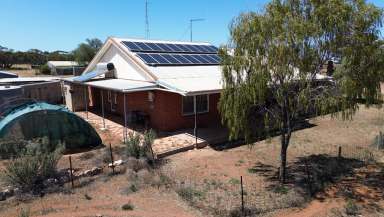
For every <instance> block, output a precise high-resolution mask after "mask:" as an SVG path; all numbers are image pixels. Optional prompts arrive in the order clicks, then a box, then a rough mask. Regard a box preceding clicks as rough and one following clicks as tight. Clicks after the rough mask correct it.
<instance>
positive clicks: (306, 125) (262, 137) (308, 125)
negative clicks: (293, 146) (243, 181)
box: [210, 120, 317, 151]
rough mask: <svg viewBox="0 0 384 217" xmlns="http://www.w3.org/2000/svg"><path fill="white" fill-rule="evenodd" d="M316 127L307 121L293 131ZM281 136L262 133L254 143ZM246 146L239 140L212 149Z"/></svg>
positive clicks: (221, 149)
mask: <svg viewBox="0 0 384 217" xmlns="http://www.w3.org/2000/svg"><path fill="white" fill-rule="evenodd" d="M315 126H317V125H315V124H312V123H309V122H308V121H307V120H305V121H303V122H301V123H300V124H298V126H297V127H295V128H294V130H293V131H299V130H303V129H308V128H312V127H315ZM279 135H280V132H279V131H273V132H269V134H267V133H262V134H261V135H257V137H256V138H255V139H254V141H253V143H256V142H259V141H262V140H265V139H267V138H269V137H275V136H279ZM246 144H247V143H246V142H245V141H244V139H238V140H234V141H228V142H225V143H219V144H211V145H210V147H211V148H212V149H214V150H216V151H224V150H228V149H232V148H237V147H240V146H243V145H246Z"/></svg>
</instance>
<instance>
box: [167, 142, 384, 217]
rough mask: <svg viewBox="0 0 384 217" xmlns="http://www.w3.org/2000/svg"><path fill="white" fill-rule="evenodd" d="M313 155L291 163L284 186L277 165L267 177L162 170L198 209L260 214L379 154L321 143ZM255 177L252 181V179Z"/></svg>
mask: <svg viewBox="0 0 384 217" xmlns="http://www.w3.org/2000/svg"><path fill="white" fill-rule="evenodd" d="M314 153H316V155H310V156H307V157H305V158H304V159H302V160H301V161H299V162H296V164H294V165H293V166H292V165H290V167H289V169H288V170H289V172H290V173H294V174H293V176H294V177H290V181H288V184H287V185H280V184H279V182H278V178H279V177H278V170H279V168H273V169H274V170H275V171H274V172H272V173H271V175H270V176H269V177H264V178H260V177H252V178H249V176H248V179H246V178H244V177H241V176H240V177H238V178H231V179H230V180H229V182H224V181H220V180H219V179H218V180H208V179H204V180H203V181H196V178H195V177H193V176H190V177H183V178H177V177H178V174H177V172H176V169H172V168H167V169H166V170H165V171H162V173H164V174H166V175H167V176H169V177H172V179H174V180H175V183H174V189H175V190H176V192H177V193H178V195H179V196H180V197H181V198H183V199H184V200H185V201H187V202H188V203H189V204H191V205H192V206H194V207H196V208H198V209H199V210H203V211H206V212H207V213H209V214H211V215H214V216H254V215H257V216H263V215H268V213H269V212H272V211H274V210H278V209H282V208H289V207H298V206H301V205H302V204H304V203H305V202H306V201H308V198H310V197H311V196H313V194H314V193H316V192H318V191H321V190H324V188H325V187H326V186H327V184H329V183H331V182H333V181H335V180H336V179H338V178H342V176H343V175H347V174H350V171H351V170H353V169H354V168H360V167H363V166H364V165H367V164H370V163H374V162H375V161H376V159H377V157H380V156H381V154H382V153H377V152H376V151H375V149H372V148H369V147H363V146H356V145H343V146H336V145H335V146H321V147H318V149H317V150H315V151H314ZM255 179H256V180H255Z"/></svg>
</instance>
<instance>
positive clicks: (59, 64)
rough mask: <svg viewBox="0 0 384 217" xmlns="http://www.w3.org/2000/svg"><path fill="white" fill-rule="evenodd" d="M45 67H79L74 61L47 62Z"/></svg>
mask: <svg viewBox="0 0 384 217" xmlns="http://www.w3.org/2000/svg"><path fill="white" fill-rule="evenodd" d="M47 65H48V66H49V67H72V66H79V63H78V62H75V61H48V62H47Z"/></svg>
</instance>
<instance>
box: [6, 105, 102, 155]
mask: <svg viewBox="0 0 384 217" xmlns="http://www.w3.org/2000/svg"><path fill="white" fill-rule="evenodd" d="M38 138H47V139H48V141H49V142H50V143H51V144H58V143H62V144H64V146H65V148H66V149H67V150H73V149H82V148H90V147H96V146H99V145H101V143H102V141H101V139H100V136H99V135H98V134H97V132H96V131H95V129H94V128H93V127H92V126H91V125H90V124H89V123H88V122H86V121H85V120H84V119H82V118H80V117H79V116H77V115H76V114H74V113H72V112H70V111H69V110H68V109H66V108H64V107H62V106H57V105H51V104H48V103H41V102H33V103H26V104H23V105H21V106H17V107H15V108H12V109H10V110H8V111H7V112H4V113H3V114H1V116H0V139H5V140H6V139H23V140H33V139H38Z"/></svg>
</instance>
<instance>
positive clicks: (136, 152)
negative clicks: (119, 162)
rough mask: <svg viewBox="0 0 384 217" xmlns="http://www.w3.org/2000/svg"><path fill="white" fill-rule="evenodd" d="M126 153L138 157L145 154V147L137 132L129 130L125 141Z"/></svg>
mask: <svg viewBox="0 0 384 217" xmlns="http://www.w3.org/2000/svg"><path fill="white" fill-rule="evenodd" d="M125 147H126V149H125V150H126V155H127V156H129V157H134V158H136V159H139V158H140V157H145V156H146V151H147V150H146V147H145V146H143V145H142V139H141V136H140V135H139V134H137V133H132V132H130V133H129V134H128V138H127V141H126V142H125Z"/></svg>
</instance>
